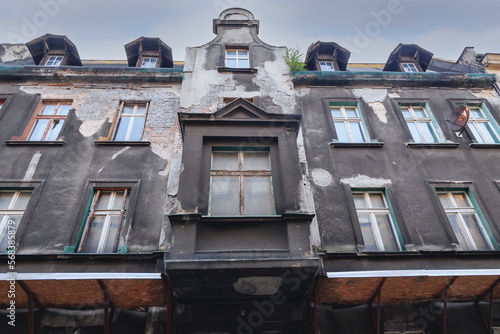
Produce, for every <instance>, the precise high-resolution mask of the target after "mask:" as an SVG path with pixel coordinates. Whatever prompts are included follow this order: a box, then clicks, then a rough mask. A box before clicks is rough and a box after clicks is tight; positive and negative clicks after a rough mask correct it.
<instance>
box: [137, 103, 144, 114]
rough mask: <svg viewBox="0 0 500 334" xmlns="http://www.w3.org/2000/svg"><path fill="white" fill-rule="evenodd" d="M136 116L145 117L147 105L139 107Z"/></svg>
mask: <svg viewBox="0 0 500 334" xmlns="http://www.w3.org/2000/svg"><path fill="white" fill-rule="evenodd" d="M135 114H136V115H145V114H146V105H145V104H140V105H138V106H137V110H136V112H135Z"/></svg>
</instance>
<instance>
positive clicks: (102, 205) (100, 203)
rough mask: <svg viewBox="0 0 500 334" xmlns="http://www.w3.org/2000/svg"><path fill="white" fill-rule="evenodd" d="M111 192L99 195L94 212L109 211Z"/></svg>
mask: <svg viewBox="0 0 500 334" xmlns="http://www.w3.org/2000/svg"><path fill="white" fill-rule="evenodd" d="M111 193H112V191H102V190H101V193H100V194H99V198H98V199H97V203H96V205H95V210H109V201H110V200H111Z"/></svg>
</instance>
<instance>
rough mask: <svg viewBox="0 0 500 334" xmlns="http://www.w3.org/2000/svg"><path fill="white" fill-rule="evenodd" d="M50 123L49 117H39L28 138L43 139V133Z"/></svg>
mask: <svg viewBox="0 0 500 334" xmlns="http://www.w3.org/2000/svg"><path fill="white" fill-rule="evenodd" d="M48 124H49V120H48V119H39V120H37V121H36V122H35V126H34V127H33V131H32V132H31V134H30V136H29V138H28V140H31V141H38V140H42V137H43V133H44V132H45V129H46V128H47V125H48Z"/></svg>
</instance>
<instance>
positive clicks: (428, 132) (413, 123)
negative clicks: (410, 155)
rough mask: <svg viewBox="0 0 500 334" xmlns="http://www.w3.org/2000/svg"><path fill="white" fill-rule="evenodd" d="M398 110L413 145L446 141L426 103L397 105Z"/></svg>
mask: <svg viewBox="0 0 500 334" xmlns="http://www.w3.org/2000/svg"><path fill="white" fill-rule="evenodd" d="M399 109H400V111H401V113H402V115H403V118H404V120H405V122H406V126H407V127H408V130H409V131H410V134H411V136H412V138H413V141H414V142H415V143H425V144H430V143H443V142H445V141H446V139H445V138H444V135H443V132H442V131H441V128H440V127H439V125H438V124H437V122H436V119H435V118H434V115H433V113H432V111H431V109H430V107H429V105H428V104H427V103H416V104H415V103H399Z"/></svg>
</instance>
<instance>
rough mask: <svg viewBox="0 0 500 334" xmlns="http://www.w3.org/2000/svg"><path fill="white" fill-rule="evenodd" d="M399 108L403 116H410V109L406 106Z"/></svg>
mask: <svg viewBox="0 0 500 334" xmlns="http://www.w3.org/2000/svg"><path fill="white" fill-rule="evenodd" d="M400 108H401V112H402V113H403V116H404V117H411V114H410V111H409V110H408V106H400Z"/></svg>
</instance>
